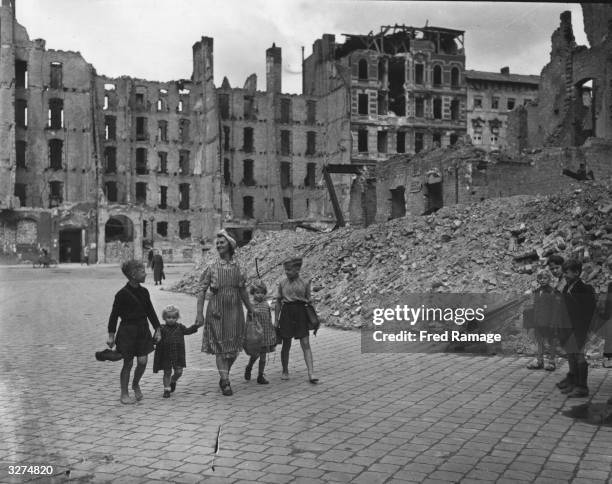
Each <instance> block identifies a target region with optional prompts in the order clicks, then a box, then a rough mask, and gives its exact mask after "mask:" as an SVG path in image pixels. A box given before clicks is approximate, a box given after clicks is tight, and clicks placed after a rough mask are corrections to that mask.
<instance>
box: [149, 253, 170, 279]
mask: <svg viewBox="0 0 612 484" xmlns="http://www.w3.org/2000/svg"><path fill="white" fill-rule="evenodd" d="M151 268H152V269H153V280H154V281H155V285H156V286H157V284H159V285H160V286H161V283H162V279H165V278H166V275H165V274H164V259H163V257H162V256H161V254H160V253H159V250H156V251H155V254H154V255H153V261H152V262H151Z"/></svg>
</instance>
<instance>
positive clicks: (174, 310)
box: [162, 304, 181, 319]
mask: <svg viewBox="0 0 612 484" xmlns="http://www.w3.org/2000/svg"><path fill="white" fill-rule="evenodd" d="M169 314H176V317H177V319H178V318H179V317H180V316H181V312H180V311H179V308H177V307H176V306H173V305H172V304H170V305H169V306H166V307H165V308H164V309H163V311H162V319H166V316H168V315H169Z"/></svg>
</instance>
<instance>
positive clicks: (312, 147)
mask: <svg viewBox="0 0 612 484" xmlns="http://www.w3.org/2000/svg"><path fill="white" fill-rule="evenodd" d="M316 152H317V133H315V132H314V131H307V132H306V154H307V155H314V154H315V153H316Z"/></svg>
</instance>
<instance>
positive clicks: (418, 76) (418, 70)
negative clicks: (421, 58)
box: [414, 64, 424, 84]
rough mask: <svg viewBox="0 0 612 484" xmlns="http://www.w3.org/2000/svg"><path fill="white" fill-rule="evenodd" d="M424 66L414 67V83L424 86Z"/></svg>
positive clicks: (417, 65)
mask: <svg viewBox="0 0 612 484" xmlns="http://www.w3.org/2000/svg"><path fill="white" fill-rule="evenodd" d="M423 71H424V67H423V64H415V65H414V83H415V84H423V77H424V76H423Z"/></svg>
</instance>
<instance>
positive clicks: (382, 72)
mask: <svg viewBox="0 0 612 484" xmlns="http://www.w3.org/2000/svg"><path fill="white" fill-rule="evenodd" d="M378 80H379V81H380V82H381V83H382V88H383V89H385V88H386V86H387V61H386V60H385V59H380V60H379V61H378Z"/></svg>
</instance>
